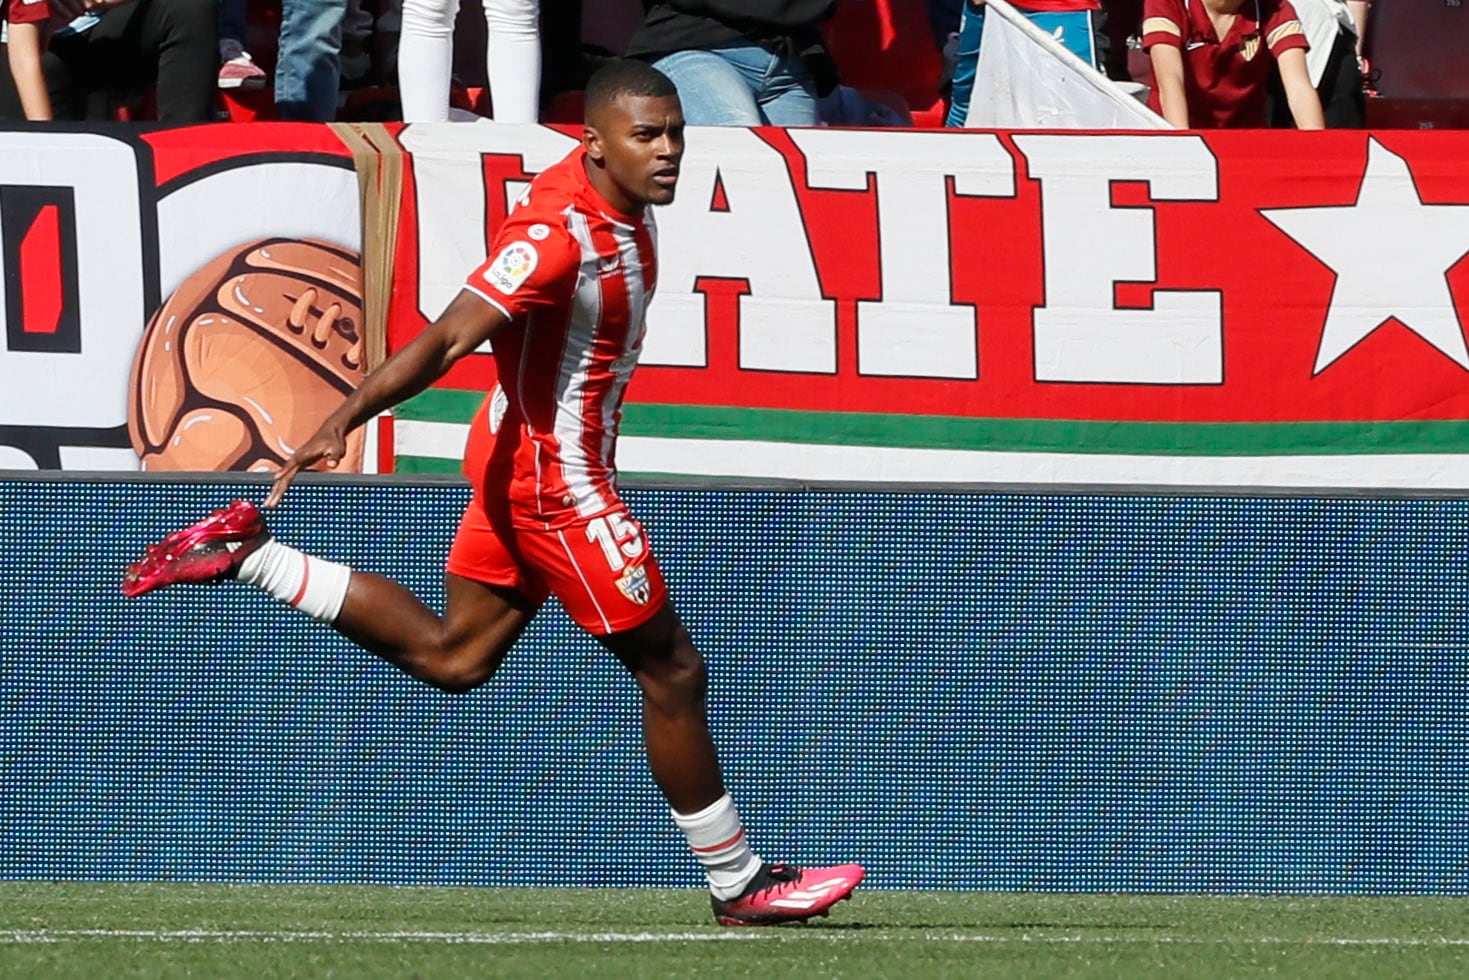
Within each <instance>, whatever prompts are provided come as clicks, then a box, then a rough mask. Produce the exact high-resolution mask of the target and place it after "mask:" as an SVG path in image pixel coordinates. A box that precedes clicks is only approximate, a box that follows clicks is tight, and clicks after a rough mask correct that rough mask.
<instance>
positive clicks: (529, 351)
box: [465, 148, 657, 527]
mask: <svg viewBox="0 0 1469 980" xmlns="http://www.w3.org/2000/svg"><path fill="white" fill-rule="evenodd" d="M585 159H586V153H585V151H584V150H582V149H580V148H578V149H577V150H575V151H573V152H572V153H571V154H570V155H569V156H567V157H566V159H564V160H562V161H561V162H560V163H558V164H556V165H554V166H552V167H550V168H548V169H547V170H545V171H544V172H543V173H541V174H540V176H538V177H536V179H535V180H533V181H532V182H531V185H530V188H529V189H528V190H527V191H526V196H525V197H523V198H522V199H521V204H520V205H519V206H518V207H517V208H516V209H515V210H514V211H513V212H511V214H510V216H509V217H508V218H507V219H506V221H505V223H504V225H502V226H501V228H500V230H499V232H498V233H497V234H496V236H495V240H494V244H493V245H492V246H491V248H490V256H489V258H488V259H487V260H486V261H485V262H484V264H482V265H481V266H480V267H479V268H478V269H476V270H475V271H474V272H473V273H471V274H470V276H469V279H468V281H467V282H466V283H465V288H466V289H469V290H470V291H472V292H474V293H476V294H477V295H479V296H480V297H481V298H483V299H484V300H485V301H487V302H489V303H491V304H493V305H494V306H496V307H498V308H499V309H500V310H501V311H503V312H504V313H505V315H506V316H508V317H509V318H510V321H511V322H510V324H509V325H508V326H506V327H504V328H503V329H502V330H501V331H500V332H499V333H497V334H495V336H494V338H493V340H492V341H491V346H492V349H493V353H494V357H495V367H496V370H497V373H498V375H499V379H500V387H501V389H502V390H503V392H504V395H505V408H504V415H503V418H497V416H498V414H499V413H498V412H491V413H489V417H490V418H491V419H493V420H494V425H495V429H496V432H497V435H496V440H497V452H496V453H495V455H494V460H495V463H494V464H493V465H495V466H504V467H508V472H506V473H504V475H505V476H507V477H508V479H509V487H508V492H509V495H510V502H511V505H512V514H513V515H514V516H515V517H516V518H517V519H528V520H531V521H533V522H536V523H538V524H539V526H542V527H545V526H548V525H554V524H555V523H556V522H558V521H563V520H564V521H568V522H569V521H573V520H576V519H578V518H586V517H590V516H594V515H596V514H599V513H602V512H604V511H606V510H608V509H609V508H611V507H613V506H616V505H617V498H616V452H615V450H616V440H617V428H618V424H619V422H620V421H621V418H622V398H623V392H624V391H625V389H626V387H627V383H628V380H629V379H630V378H631V377H632V373H633V369H634V368H635V367H636V366H637V362H638V356H639V354H640V353H641V351H642V344H643V332H644V321H643V317H644V312H645V310H646V309H647V306H648V302H649V300H650V299H651V298H652V296H653V289H654V285H655V282H656V279H657V260H656V257H655V251H656V244H655V242H656V236H657V230H656V226H655V224H654V220H653V213H652V211H651V209H648V210H645V211H644V213H643V214H642V215H637V216H633V215H626V214H622V213H620V212H618V211H617V210H616V209H614V208H613V207H612V206H611V205H610V204H608V203H607V201H606V200H605V199H604V198H603V197H602V196H601V195H600V194H599V193H597V191H596V189H595V188H594V187H593V186H592V184H591V182H590V181H589V180H588V178H587V174H586V166H585ZM499 444H503V445H499Z"/></svg>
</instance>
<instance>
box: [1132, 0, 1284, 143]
mask: <svg viewBox="0 0 1469 980" xmlns="http://www.w3.org/2000/svg"><path fill="white" fill-rule="evenodd" d="M1155 44H1166V45H1170V46H1171V47H1175V48H1178V49H1179V50H1180V51H1182V52H1183V88H1184V93H1185V95H1186V97H1187V99H1188V121H1189V126H1191V127H1193V128H1195V129H1215V128H1241V127H1251V126H1264V125H1265V90H1266V82H1267V81H1268V79H1269V75H1270V62H1271V60H1272V59H1274V58H1277V57H1279V56H1280V54H1281V53H1282V52H1284V51H1288V50H1290V49H1291V48H1306V47H1308V45H1307V43H1306V35H1305V32H1304V30H1303V29H1302V27H1301V21H1300V19H1299V18H1298V17H1297V16H1296V12H1295V8H1293V7H1292V6H1291V5H1290V2H1289V0H1245V2H1244V3H1243V4H1242V5H1241V7H1240V9H1239V12H1238V14H1237V15H1236V16H1235V20H1234V24H1233V25H1231V27H1230V28H1229V31H1228V33H1227V34H1226V35H1225V36H1224V38H1223V39H1220V38H1219V37H1218V35H1216V34H1215V32H1214V25H1213V24H1212V23H1211V22H1210V20H1209V13H1208V11H1207V10H1205V9H1204V4H1203V0H1144V4H1143V47H1144V48H1145V49H1146V48H1151V47H1152V46H1153V45H1155ZM1148 105H1149V106H1151V107H1152V108H1153V110H1154V111H1159V112H1161V111H1162V108H1161V105H1160V104H1159V100H1158V89H1157V87H1156V86H1154V88H1153V92H1152V95H1151V96H1150V97H1149V99H1148Z"/></svg>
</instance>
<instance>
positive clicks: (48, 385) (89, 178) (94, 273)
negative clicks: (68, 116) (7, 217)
mask: <svg viewBox="0 0 1469 980" xmlns="http://www.w3.org/2000/svg"><path fill="white" fill-rule="evenodd" d="M7 187H9V188H28V189H30V188H41V189H45V188H61V189H65V190H66V191H68V192H69V193H70V195H71V199H72V202H73V204H74V206H73V207H72V208H70V213H71V215H72V216H73V220H74V222H75V227H74V228H71V229H66V234H68V235H71V234H74V240H75V243H76V269H75V273H76V283H77V286H76V288H77V293H76V300H77V307H78V308H77V311H76V323H77V324H78V325H79V330H80V336H79V338H78V343H77V345H76V346H77V348H78V349H76V350H73V351H47V350H37V349H31V350H15V349H12V347H11V346H10V345H9V344H8V343H7V342H6V339H5V338H6V336H8V333H9V330H10V329H12V328H15V329H19V328H18V327H15V325H12V324H6V333H5V334H4V335H0V391H3V392H4V393H5V394H4V398H3V400H0V426H46V427H63V428H65V427H77V428H94V429H110V428H115V427H117V426H120V425H123V424H125V423H126V422H127V397H126V391H127V381H128V375H129V372H130V371H131V370H132V363H133V351H134V349H135V348H136V347H137V344H138V338H139V337H140V336H141V335H142V332H143V323H144V320H145V319H146V314H147V311H146V309H145V307H146V299H145V295H144V293H145V290H144V286H143V269H144V261H143V228H144V221H143V216H142V214H141V207H140V204H139V184H138V159H137V154H136V151H135V150H134V149H133V147H132V146H130V145H128V144H127V143H124V142H121V141H119V140H115V139H112V138H110V137H106V136H101V135H98V134H94V133H56V132H44V133H42V132H27V131H20V132H8V133H6V132H0V206H3V201H4V198H5V194H4V189H5V188H7ZM0 219H3V215H0ZM3 225H4V222H3V220H0V226H3ZM0 255H3V253H0ZM21 279H22V270H12V269H0V317H5V315H6V311H7V308H8V307H7V297H6V295H5V288H6V284H7V283H9V284H11V285H18V284H19V283H20V282H21Z"/></svg>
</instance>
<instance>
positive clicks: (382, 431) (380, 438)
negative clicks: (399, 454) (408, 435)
mask: <svg viewBox="0 0 1469 980" xmlns="http://www.w3.org/2000/svg"><path fill="white" fill-rule="evenodd" d="M393 439H394V432H393V417H392V416H391V415H380V416H378V420H377V471H378V472H379V473H391V472H393V458H394V454H395V452H396V446H395V445H394V443H393Z"/></svg>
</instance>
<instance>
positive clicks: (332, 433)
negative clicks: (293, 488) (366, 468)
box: [265, 426, 347, 507]
mask: <svg viewBox="0 0 1469 980" xmlns="http://www.w3.org/2000/svg"><path fill="white" fill-rule="evenodd" d="M346 451H347V440H346V438H345V437H344V436H343V435H342V434H341V433H340V432H338V431H336V430H335V429H334V428H333V427H331V426H323V427H322V428H321V430H320V431H319V432H317V433H316V435H314V436H312V437H311V438H310V439H309V440H307V442H306V445H304V446H302V447H301V448H300V449H298V450H296V452H295V453H294V454H293V455H292V456H291V458H290V459H288V460H287V461H286V465H285V466H282V467H281V470H280V472H279V473H277V474H276V475H275V482H274V483H273V484H271V487H270V493H269V494H267V495H266V498H265V506H266V507H274V506H275V505H276V504H278V503H280V502H281V498H282V497H284V496H285V495H286V490H287V488H289V487H290V485H291V481H292V480H294V479H296V474H298V473H300V472H301V471H302V470H307V469H311V468H312V467H314V466H316V465H317V464H318V463H325V464H326V468H327V469H336V468H337V463H339V462H340V461H341V459H342V456H343V455H344V454H345V453H346Z"/></svg>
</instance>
